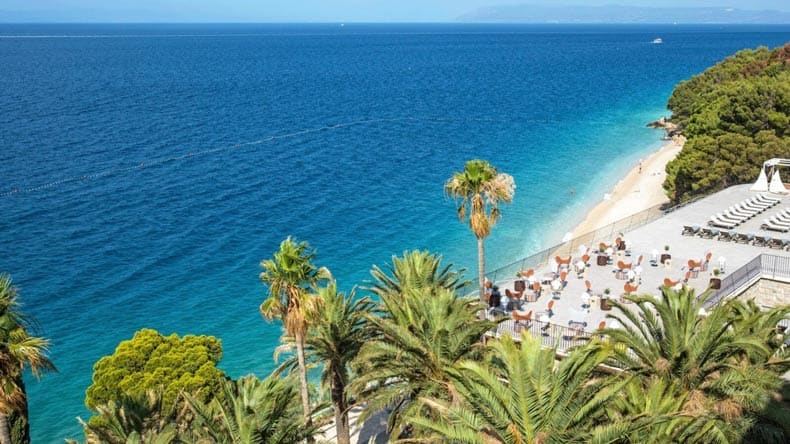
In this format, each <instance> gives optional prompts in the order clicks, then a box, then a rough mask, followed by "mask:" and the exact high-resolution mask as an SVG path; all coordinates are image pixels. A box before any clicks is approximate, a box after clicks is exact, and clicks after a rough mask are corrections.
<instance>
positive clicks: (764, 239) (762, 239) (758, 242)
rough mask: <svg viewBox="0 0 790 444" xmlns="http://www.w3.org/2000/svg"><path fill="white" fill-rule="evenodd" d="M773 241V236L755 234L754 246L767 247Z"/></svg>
mask: <svg viewBox="0 0 790 444" xmlns="http://www.w3.org/2000/svg"><path fill="white" fill-rule="evenodd" d="M770 241H771V236H754V244H753V245H754V246H756V247H765V246H768V242H770Z"/></svg>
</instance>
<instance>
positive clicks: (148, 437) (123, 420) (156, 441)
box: [67, 390, 181, 444]
mask: <svg viewBox="0 0 790 444" xmlns="http://www.w3.org/2000/svg"><path fill="white" fill-rule="evenodd" d="M163 399H164V398H163V396H162V393H161V391H155V390H148V391H147V392H146V393H144V394H135V395H124V396H123V398H122V399H120V400H119V401H118V402H117V403H116V401H110V402H109V403H107V404H105V405H101V406H98V407H96V414H97V415H96V416H94V417H92V418H91V419H90V421H88V422H85V421H83V420H81V419H80V420H79V421H80V424H82V428H83V432H84V433H85V442H86V443H87V444H94V443H95V444H98V443H103V444H134V443H147V444H169V443H173V442H181V441H178V440H177V436H178V429H177V427H176V425H177V424H178V423H179V421H180V420H179V418H177V417H176V409H175V407H171V408H170V409H169V410H170V411H168V410H165V409H163V407H164V403H163ZM67 442H68V443H70V444H77V441H74V440H67Z"/></svg>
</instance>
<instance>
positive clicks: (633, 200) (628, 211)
mask: <svg viewBox="0 0 790 444" xmlns="http://www.w3.org/2000/svg"><path fill="white" fill-rule="evenodd" d="M684 142H685V139H683V138H678V139H676V140H673V141H672V142H670V143H668V144H666V145H664V146H663V147H661V149H660V150H658V151H656V152H655V153H653V154H651V155H650V156H649V157H647V158H646V159H643V160H642V162H641V167H640V165H636V166H634V168H633V169H632V170H631V171H629V172H628V174H626V176H625V177H624V178H623V179H622V180H621V181H620V182H618V183H617V185H615V187H614V189H613V190H612V191H610V192H609V193H608V194H607V195H606V196H604V200H603V201H602V202H600V203H599V204H598V205H596V206H595V208H593V209H592V210H591V211H590V212H589V213H588V214H587V218H585V219H584V221H582V223H580V224H579V225H578V226H577V227H576V228H575V229H574V230H573V237H576V236H581V235H583V234H586V233H589V232H591V231H593V230H595V229H596V228H600V227H603V226H605V225H608V224H610V223H612V222H615V221H617V220H620V219H622V218H624V217H628V216H630V215H632V214H634V213H638V212H639V211H642V210H646V209H648V208H651V207H654V206H656V205H660V204H663V203H666V202H669V199H668V198H667V196H666V195H665V194H664V189H663V188H662V186H661V184H662V183H663V182H664V179H665V178H666V172H665V171H664V170H665V167H666V165H667V163H669V161H670V160H672V159H674V158H675V156H677V155H678V153H679V152H680V149H681V148H683V143H684Z"/></svg>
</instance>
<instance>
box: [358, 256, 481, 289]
mask: <svg viewBox="0 0 790 444" xmlns="http://www.w3.org/2000/svg"><path fill="white" fill-rule="evenodd" d="M385 268H386V269H385V270H382V269H381V268H380V267H379V266H378V265H374V266H373V269H372V270H371V271H370V274H371V275H372V276H373V279H374V281H373V282H372V283H371V284H370V287H368V290H370V291H372V292H373V293H374V294H376V295H377V296H379V297H381V296H382V295H383V294H384V293H394V294H401V293H403V291H404V289H407V288H409V289H413V288H424V287H428V288H434V289H440V288H444V289H447V290H453V291H458V290H461V289H463V288H464V287H467V286H469V285H470V284H471V282H470V281H465V280H464V279H463V272H464V270H463V269H462V270H457V271H456V270H453V265H452V264H448V265H447V266H445V267H442V257H441V256H440V255H436V254H431V253H429V252H427V251H419V250H413V251H404V252H403V257H397V256H392V264H387V266H386V267H385Z"/></svg>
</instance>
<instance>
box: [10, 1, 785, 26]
mask: <svg viewBox="0 0 790 444" xmlns="http://www.w3.org/2000/svg"><path fill="white" fill-rule="evenodd" d="M508 4H541V5H561V4H570V5H578V4H583V5H589V6H593V5H607V4H619V5H628V6H659V5H660V6H662V7H679V6H685V7H693V6H698V7H709V6H723V7H734V8H739V9H776V10H780V11H790V1H788V0H749V1H748V2H747V1H744V0H662V1H660V2H656V1H655V0H0V22H14V21H53V22H75V21H76V22H443V21H452V20H454V19H455V18H456V17H458V16H459V15H461V14H464V13H467V12H470V11H473V10H475V9H477V8H478V7H484V6H500V5H508Z"/></svg>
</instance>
